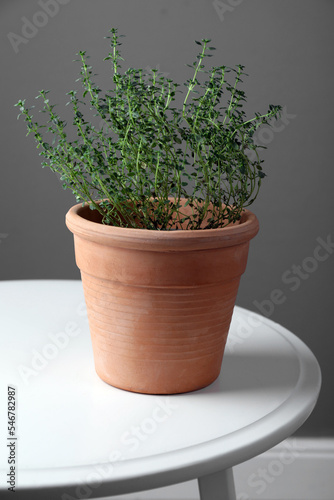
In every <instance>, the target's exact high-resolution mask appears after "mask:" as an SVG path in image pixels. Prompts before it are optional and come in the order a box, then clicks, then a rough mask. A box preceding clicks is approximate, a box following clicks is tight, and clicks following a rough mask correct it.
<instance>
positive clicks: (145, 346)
mask: <svg viewBox="0 0 334 500" xmlns="http://www.w3.org/2000/svg"><path fill="white" fill-rule="evenodd" d="M99 221H100V216H99V214H98V213H97V212H96V211H92V210H90V209H89V208H88V207H87V206H84V207H82V205H81V204H79V205H75V206H74V207H72V208H71V209H70V210H69V212H68V213H67V215H66V224H67V227H68V228H69V229H70V231H72V233H73V234H74V244H75V255H76V262H77V265H78V267H79V268H80V270H81V277H82V283H83V288H84V294H85V300H86V305H87V313H88V320H89V326H90V332H91V338H92V345H93V351H94V360H95V369H96V372H97V374H98V375H99V376H100V377H101V379H102V380H104V381H105V382H107V383H108V384H111V385H113V386H115V387H118V388H121V389H126V390H128V391H133V392H140V393H147V394H175V393H182V392H189V391H194V390H196V389H201V388H203V387H206V386H207V385H209V384H211V383H212V382H213V381H214V380H215V379H216V378H217V377H218V375H219V373H220V369H221V364H222V359H223V353H224V348H225V343H226V338H227V334H228V330H229V325H230V321H231V316H232V312H233V307H234V304H235V300H236V296H237V291H238V286H239V280H240V277H241V275H242V274H243V272H244V271H245V268H246V263H247V256H248V247H249V241H250V239H251V238H253V237H254V236H255V235H256V233H257V232H258V221H257V218H256V217H255V215H254V214H253V213H252V212H250V211H249V210H245V211H244V213H243V216H242V219H241V221H240V224H236V225H233V226H228V227H226V228H222V229H206V230H196V231H191V230H188V231H187V230H178V231H154V230H148V229H132V228H118V227H113V226H106V225H103V224H101V223H100V222H99Z"/></svg>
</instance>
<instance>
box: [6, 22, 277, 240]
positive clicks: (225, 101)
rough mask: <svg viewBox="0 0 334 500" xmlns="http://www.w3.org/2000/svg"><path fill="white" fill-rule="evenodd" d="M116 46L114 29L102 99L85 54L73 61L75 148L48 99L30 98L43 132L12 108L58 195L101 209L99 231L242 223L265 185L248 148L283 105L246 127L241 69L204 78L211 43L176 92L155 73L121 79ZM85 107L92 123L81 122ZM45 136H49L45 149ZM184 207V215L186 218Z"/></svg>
mask: <svg viewBox="0 0 334 500" xmlns="http://www.w3.org/2000/svg"><path fill="white" fill-rule="evenodd" d="M121 37H122V35H118V32H117V29H111V30H110V36H108V37H106V38H108V39H109V40H110V48H111V51H110V52H109V53H108V55H107V57H105V59H104V60H105V61H110V63H111V69H112V80H113V88H112V89H111V90H109V91H107V92H106V93H105V94H103V93H102V91H101V89H100V88H99V87H98V86H97V85H96V84H95V83H94V82H93V72H92V67H91V66H90V65H89V64H88V60H87V59H88V56H87V55H86V52H85V51H80V52H79V53H78V54H77V55H78V56H79V59H78V60H79V62H80V67H81V69H80V77H79V79H78V80H79V81H80V82H81V84H82V87H83V92H82V94H80V95H78V91H76V90H71V91H70V92H68V94H67V95H68V96H69V102H68V103H67V104H69V105H70V106H71V107H72V110H73V116H74V118H73V125H74V128H75V130H76V134H77V138H74V140H70V139H69V137H68V135H67V133H66V122H65V120H62V119H61V118H60V116H59V115H58V114H57V112H56V111H55V105H54V104H51V103H50V101H49V97H48V93H49V91H47V90H41V91H40V92H39V94H38V96H37V98H39V99H40V100H41V101H42V106H41V109H40V110H39V111H40V112H42V113H46V115H47V121H46V123H45V124H40V123H37V122H36V121H34V119H33V116H32V114H31V109H32V108H33V107H34V106H32V107H30V108H28V107H26V104H25V100H19V101H18V103H17V104H16V106H18V107H19V108H20V115H19V116H21V115H23V117H24V119H25V121H26V123H27V127H28V134H33V136H34V138H35V141H36V143H37V148H40V149H41V152H40V155H41V156H43V157H44V159H45V161H43V162H42V165H43V166H48V167H50V168H51V170H52V171H54V172H56V173H58V174H60V179H61V181H62V183H63V187H64V188H65V189H67V188H69V189H71V190H72V191H73V193H74V195H75V197H76V199H77V202H83V204H84V203H88V204H89V206H90V208H91V209H92V210H98V211H99V213H100V214H101V217H102V223H104V224H109V225H113V226H120V227H139V228H143V227H145V228H147V229H152V230H169V229H171V228H172V226H173V224H174V229H175V228H176V229H177V228H181V224H182V227H183V228H186V229H208V228H218V227H223V226H225V225H227V224H229V223H231V222H234V221H237V220H239V219H240V217H241V215H242V211H243V209H244V208H245V207H247V206H249V205H250V204H251V203H252V202H253V201H254V200H255V198H256V196H257V194H258V190H259V188H260V185H261V181H262V178H263V177H264V176H265V174H264V173H263V171H262V160H261V159H260V157H259V154H258V149H259V148H260V147H263V146H258V145H256V144H255V143H254V141H253V136H254V132H255V131H256V129H257V128H258V127H260V126H261V125H263V124H269V125H270V123H271V120H273V119H277V118H278V117H279V115H280V110H281V106H274V105H270V106H269V109H268V111H267V112H266V113H264V114H259V113H255V114H254V117H253V118H250V119H247V118H246V115H245V112H244V110H243V103H244V102H245V101H246V96H245V92H244V91H243V90H241V89H240V88H239V84H240V83H242V77H243V76H244V75H245V73H244V66H241V65H238V66H236V67H235V68H229V67H226V66H214V67H212V68H211V69H210V70H207V69H206V68H205V64H204V60H205V58H207V57H210V56H211V53H210V52H211V51H213V50H215V48H214V47H212V46H210V41H211V40H209V39H203V40H202V41H196V43H197V44H198V45H199V46H200V51H199V54H198V55H197V58H196V61H195V62H194V63H193V64H190V65H187V66H190V67H191V68H192V72H193V74H192V77H191V78H189V79H188V80H187V81H186V82H185V83H184V86H185V90H184V91H182V90H181V88H180V87H181V86H180V85H179V84H178V83H175V82H174V81H173V80H172V79H170V78H167V77H166V76H164V75H161V73H159V72H158V70H154V69H153V70H151V74H150V75H149V76H148V75H147V74H145V71H144V70H143V69H134V68H129V69H128V70H126V71H124V72H122V71H121V61H123V59H122V57H121V54H120V49H119V47H120V45H121V42H120V38H121ZM229 75H233V80H234V81H233V82H232V83H229V79H228V76H229ZM178 99H181V101H180V104H179V105H176V103H177V100H178ZM85 104H88V108H89V109H90V110H91V111H93V114H94V116H96V117H98V118H94V119H91V120H89V119H87V118H85V115H84V112H83V109H84V105H85ZM86 109H87V108H86ZM96 121H99V124H98V125H97V124H95V122H96ZM101 123H102V124H103V126H101ZM43 129H44V130H45V129H46V130H45V131H46V132H48V133H49V134H51V136H53V141H52V142H51V143H50V142H47V141H46V140H45V138H44V136H43V135H42V132H43ZM28 134H27V135H28ZM251 151H254V152H255V155H254V153H253V154H252V155H251V157H252V158H253V159H252V160H251V159H250V155H249V153H250V152H251ZM254 158H255V159H254ZM184 198H185V199H186V201H185V202H184V200H183V205H184V206H186V205H189V207H190V210H189V213H190V215H189V213H188V215H186V214H185V213H184V212H183V206H182V203H181V200H182V199H184ZM175 223H176V224H175Z"/></svg>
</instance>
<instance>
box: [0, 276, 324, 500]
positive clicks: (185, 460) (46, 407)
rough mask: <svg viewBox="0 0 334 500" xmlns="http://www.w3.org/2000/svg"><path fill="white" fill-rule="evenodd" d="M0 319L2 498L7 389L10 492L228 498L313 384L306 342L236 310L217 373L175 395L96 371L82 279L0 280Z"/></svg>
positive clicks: (313, 393)
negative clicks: (190, 490) (188, 485)
mask: <svg viewBox="0 0 334 500" xmlns="http://www.w3.org/2000/svg"><path fill="white" fill-rule="evenodd" d="M0 317H1V348H0V357H1V359H0V366H1V373H2V376H1V394H2V397H1V409H0V438H1V447H0V448H1V449H0V458H1V462H0V463H1V484H0V496H1V498H2V496H6V493H7V494H8V496H9V495H12V492H8V489H7V488H8V487H9V484H7V479H4V478H6V474H7V473H8V472H9V467H10V465H9V463H8V457H9V455H8V453H9V451H8V450H10V448H9V447H7V446H6V443H8V442H10V439H9V438H10V436H8V433H7V387H8V386H10V387H14V388H15V398H16V409H15V425H16V429H15V437H16V440H15V453H16V455H15V459H16V462H15V489H16V495H15V498H20V499H21V498H22V499H29V500H30V499H32V498H33V499H34V500H39V499H45V498H47V499H48V500H52V499H58V500H59V499H62V500H70V499H72V498H100V497H103V496H108V495H110V496H111V495H119V494H124V493H130V492H135V491H143V490H148V489H152V488H158V487H161V486H167V485H171V484H176V483H179V482H183V481H187V480H191V479H194V478H198V483H199V490H200V496H201V499H202V500H214V499H217V495H218V496H219V498H229V499H235V491H234V482H233V472H232V467H233V466H234V465H236V464H239V463H241V462H243V461H245V460H248V459H250V458H252V457H254V456H256V455H258V454H260V453H263V452H264V451H266V450H268V449H269V448H271V447H273V446H274V445H276V444H278V443H279V442H281V441H282V440H284V439H285V438H287V437H288V436H289V435H291V434H292V433H293V432H294V431H296V430H297V429H298V428H299V427H300V426H301V425H302V424H303V422H304V421H305V420H306V419H307V417H308V416H309V415H310V413H311V411H312V409H313V408H314V406H315V403H316V400H317V397H318V394H319V391H320V385H321V374H320V369H319V365H318V363H317V361H316V359H315V357H314V355H313V354H312V352H311V351H310V350H309V349H308V348H307V347H306V346H305V344H304V343H303V342H302V341H301V340H299V339H298V338H297V337H295V336H294V335H293V334H292V333H291V332H289V331H287V330H286V329H285V328H282V327H281V326H280V325H278V324H276V323H274V322H272V321H270V320H268V319H265V318H263V317H262V316H260V315H258V314H255V313H251V312H249V311H247V310H245V309H241V308H239V307H235V311H234V315H233V320H232V324H231V328H230V333H229V338H228V344H227V347H226V351H225V355H224V360H223V366H222V371H221V374H220V377H219V378H218V379H217V380H216V381H215V382H214V383H213V384H211V385H210V386H209V387H207V388H205V389H202V390H199V391H195V392H192V393H187V394H180V395H173V396H154V395H153V396H152V395H142V394H135V393H131V392H126V391H123V390H120V389H116V388H114V387H111V386H109V385H107V384H105V383H104V382H102V380H100V379H99V377H98V376H97V375H96V373H95V370H94V362H93V355H92V349H91V344H90V336H89V328H88V321H87V317H86V311H85V305H84V297H83V292H82V287H81V282H80V281H66V280H35V281H34V280H32V281H4V282H0ZM11 443H12V444H13V441H11ZM85 495H86V496H85ZM224 495H225V496H224Z"/></svg>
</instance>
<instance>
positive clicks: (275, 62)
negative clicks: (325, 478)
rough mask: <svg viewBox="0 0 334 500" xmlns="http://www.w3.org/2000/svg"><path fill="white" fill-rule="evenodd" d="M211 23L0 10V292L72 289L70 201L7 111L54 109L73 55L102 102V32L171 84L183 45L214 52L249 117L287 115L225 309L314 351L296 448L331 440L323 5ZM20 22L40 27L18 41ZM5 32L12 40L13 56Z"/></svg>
mask: <svg viewBox="0 0 334 500" xmlns="http://www.w3.org/2000/svg"><path fill="white" fill-rule="evenodd" d="M41 5H44V6H46V5H49V9H51V7H52V5H53V11H51V10H49V14H45V8H47V7H44V10H43V8H42V7H41ZM217 5H218V4H217ZM57 10H58V12H57ZM41 11H42V12H44V15H42V16H41V15H40V12H41ZM218 11H219V12H218ZM218 11H217V8H215V7H214V4H213V2H212V0H168V1H167V0H114V1H107V0H95V1H93V0H91V1H89V0H48V1H47V0H41V1H40V2H38V1H32V0H29V1H27V0H7V1H4V0H1V3H0V24H1V49H0V50H1V63H2V64H1V87H2V89H1V90H2V91H1V94H0V96H1V97H0V98H1V141H2V146H1V184H0V186H1V197H0V204H1V207H0V273H1V274H0V279H2V280H12V279H40V278H43V279H44V278H70V279H71V278H79V273H78V271H77V269H76V267H75V263H74V257H73V243H72V235H71V234H70V233H69V231H68V230H67V229H66V227H65V225H64V216H65V213H66V211H67V210H68V208H69V207H70V206H71V205H72V204H74V203H75V200H74V197H73V195H71V193H70V192H67V191H63V190H62V188H61V185H60V183H59V181H58V180H57V178H56V177H55V176H54V174H52V173H51V172H50V171H48V170H46V169H44V170H42V169H41V167H40V158H39V156H38V154H37V150H36V149H35V145H34V143H33V140H32V138H30V137H28V138H26V137H25V125H24V123H23V121H19V122H18V121H17V120H16V115H17V110H16V109H14V108H13V104H14V103H15V102H17V100H18V99H19V98H26V99H27V100H28V101H29V102H30V103H33V98H34V96H36V95H37V91H38V90H39V89H43V88H44V89H52V94H50V97H51V99H52V101H53V102H56V103H59V104H61V105H63V104H64V103H65V102H66V96H65V93H66V92H68V91H69V90H71V89H72V87H73V85H74V80H75V78H77V70H78V66H76V65H75V64H73V63H72V60H73V59H74V58H75V53H76V52H77V51H78V50H80V49H85V50H87V51H88V52H89V53H90V54H91V56H92V59H91V61H92V63H93V64H94V67H95V69H96V72H97V73H99V75H100V81H101V84H102V85H104V88H105V89H107V88H109V76H110V73H109V71H108V67H107V64H106V63H103V62H102V59H103V57H104V55H105V54H106V52H107V49H108V47H107V45H106V41H105V40H104V39H103V37H104V36H105V35H106V34H107V31H108V29H109V28H110V27H112V26H116V27H118V28H119V30H120V33H124V34H126V35H127V38H126V39H125V41H124V46H123V47H124V50H123V53H124V56H125V57H126V66H136V67H143V68H146V67H149V68H155V67H158V68H159V69H160V70H161V71H163V72H165V73H169V75H170V76H171V77H172V78H174V79H175V80H176V81H182V80H184V79H185V78H187V77H188V76H189V74H188V73H187V71H188V70H187V68H186V67H185V63H191V62H192V61H193V59H194V56H195V54H196V50H197V46H196V45H194V43H193V40H195V39H199V38H203V37H210V38H212V40H213V44H214V46H216V47H217V49H218V50H217V51H216V55H215V59H211V61H212V63H216V64H226V65H235V64H244V65H245V66H246V70H247V71H248V73H249V74H250V76H249V78H248V79H247V80H246V82H245V83H246V85H245V90H246V92H247V94H248V96H249V109H250V110H251V111H265V110H266V109H267V104H269V103H274V104H276V103H279V104H282V105H284V106H285V107H286V113H285V118H284V120H283V121H281V122H280V124H279V127H278V128H277V130H275V132H272V133H268V131H266V132H263V135H262V137H261V140H262V141H264V142H265V143H267V144H268V147H269V149H268V150H267V151H266V152H265V154H264V159H265V167H266V168H265V170H266V172H267V174H268V177H267V178H266V179H265V182H264V185H263V188H262V192H261V194H260V196H259V198H258V200H257V201H256V203H255V204H254V205H253V208H252V209H253V211H254V212H255V213H256V214H257V216H258V218H259V221H260V226H261V230H260V233H259V235H258V236H257V237H256V238H255V239H254V240H253V241H252V244H251V253H250V257H249V265H248V269H247V271H246V273H245V275H244V277H243V280H242V283H241V288H240V293H239V296H238V301H237V303H238V304H239V305H241V306H243V307H246V308H249V309H252V310H254V311H257V312H262V313H263V312H264V313H265V314H267V315H268V316H269V317H270V318H271V319H273V320H274V321H276V322H278V323H281V324H283V325H284V326H285V327H287V328H288V329H290V330H291V331H293V332H294V333H295V334H296V335H297V336H299V337H300V338H301V339H302V340H303V341H304V342H305V343H306V344H307V345H308V346H309V347H310V348H311V349H312V350H313V352H314V353H315V355H316V356H317V358H318V360H319V362H320V364H321V368H322V372H323V379H324V380H323V388H322V392H321V396H320V399H319V402H318V405H317V407H316V409H315V411H314V412H313V414H312V416H311V417H310V418H309V420H308V421H307V422H306V423H305V424H304V426H303V427H302V428H301V429H300V430H299V431H298V434H300V435H333V434H334V419H333V406H334V405H333V383H332V381H333V378H334V367H333V362H332V359H333V354H332V353H333V349H334V342H333V328H332V324H333V318H332V312H333V288H332V283H333V278H334V272H333V271H334V255H333V248H332V247H331V246H329V247H327V249H326V247H324V246H323V247H322V249H320V247H319V241H321V240H319V238H321V239H322V240H324V241H325V242H326V241H327V240H328V239H329V240H330V241H333V240H334V228H333V196H332V192H333V183H334V168H333V115H334V113H333V76H334V75H333V74H334V71H333V47H334V30H333V21H334V2H332V1H330V0H327V1H326V0H317V1H315V0H314V1H313V0H295V1H294V2H291V1H290V0H283V1H282V0H281V1H280V2H278V1H274V0H247V1H242V0H222V1H221V3H220V8H218ZM26 19H28V20H30V21H33V22H34V23H35V24H39V27H38V28H37V29H35V30H33V31H32V28H31V27H30V31H29V29H28V31H26V30H25V25H26ZM10 32H12V33H14V34H15V35H19V36H21V37H23V38H24V40H22V39H21V40H20V41H18V39H17V43H18V44H17V45H16V46H15V47H14V46H13V44H12V43H11V42H10V39H9V38H8V34H9V33H10ZM11 36H12V39H13V35H11ZM14 45H15V44H14ZM320 244H321V243H320ZM318 251H319V253H318ZM294 266H302V267H294ZM275 289H276V290H277V289H278V290H280V294H279V293H278V292H274V290H275ZM277 296H279V297H280V299H279V300H277V301H276V302H279V303H276V304H274V303H273V301H272V299H273V298H275V297H277ZM264 301H265V302H264ZM264 308H265V309H264Z"/></svg>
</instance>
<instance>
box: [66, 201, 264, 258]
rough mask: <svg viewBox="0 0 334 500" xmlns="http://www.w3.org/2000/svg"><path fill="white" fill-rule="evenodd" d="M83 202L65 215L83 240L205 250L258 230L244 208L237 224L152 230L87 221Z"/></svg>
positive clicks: (237, 242) (239, 241)
mask: <svg viewBox="0 0 334 500" xmlns="http://www.w3.org/2000/svg"><path fill="white" fill-rule="evenodd" d="M87 210H90V209H89V206H88V204H87V203H86V204H85V205H84V206H82V203H78V204H76V205H74V206H72V207H71V208H70V209H69V211H68V212H67V214H66V226H67V227H68V229H69V230H70V231H71V232H72V233H73V234H74V235H75V236H78V237H80V238H83V239H85V240H89V241H93V242H95V243H99V244H102V245H107V246H113V247H115V246H117V247H124V248H128V249H138V250H144V249H145V250H152V251H179V250H205V249H209V248H219V247H229V246H234V245H240V244H244V243H247V242H249V241H250V240H251V239H252V238H254V236H256V234H257V233H258V231H259V222H258V219H257V217H256V215H255V214H254V213H253V212H251V211H250V210H247V209H244V211H243V213H242V216H241V219H240V223H239V224H234V225H230V226H226V227H223V228H217V229H203V230H200V229H199V230H189V229H188V230H187V229H180V230H178V231H154V230H152V229H139V228H130V227H126V228H125V227H116V226H107V225H104V224H101V223H98V222H94V221H91V220H88V219H87V218H85V217H84V215H83V214H84V213H85V211H87Z"/></svg>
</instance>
